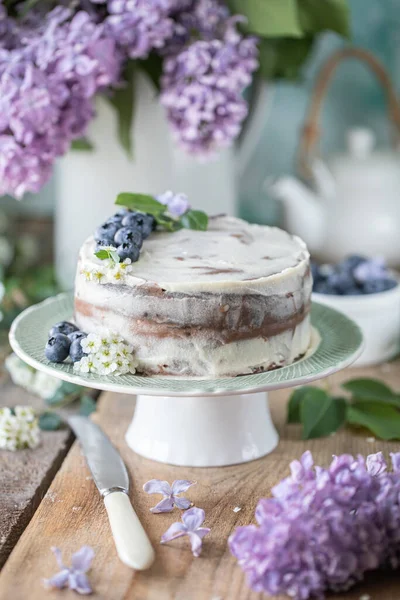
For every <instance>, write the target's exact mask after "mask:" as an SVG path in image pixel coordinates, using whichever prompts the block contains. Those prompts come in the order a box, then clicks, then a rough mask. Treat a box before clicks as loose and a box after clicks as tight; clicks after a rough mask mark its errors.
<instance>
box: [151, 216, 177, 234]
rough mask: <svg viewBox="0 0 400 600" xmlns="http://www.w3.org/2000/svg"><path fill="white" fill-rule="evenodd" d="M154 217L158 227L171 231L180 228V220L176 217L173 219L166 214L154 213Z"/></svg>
mask: <svg viewBox="0 0 400 600" xmlns="http://www.w3.org/2000/svg"><path fill="white" fill-rule="evenodd" d="M155 219H156V221H157V225H158V226H159V227H162V228H163V229H165V230H166V231H170V232H171V231H178V230H179V229H182V223H181V222H180V221H177V220H176V219H173V218H172V217H169V216H168V215H166V214H161V215H156V217H155Z"/></svg>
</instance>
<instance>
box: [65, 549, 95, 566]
mask: <svg viewBox="0 0 400 600" xmlns="http://www.w3.org/2000/svg"><path fill="white" fill-rule="evenodd" d="M93 558H94V550H93V548H91V547H90V546H82V548H81V549H80V550H78V552H75V554H73V555H72V558H71V564H72V568H73V569H74V571H78V572H82V573H86V571H88V570H89V569H90V565H91V564H92V560H93Z"/></svg>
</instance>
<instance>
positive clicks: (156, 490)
mask: <svg viewBox="0 0 400 600" xmlns="http://www.w3.org/2000/svg"><path fill="white" fill-rule="evenodd" d="M196 483H197V482H196V481H188V480H186V479H177V480H176V481H174V482H173V483H172V485H169V483H168V481H161V479H151V480H150V481H148V482H147V483H145V484H144V486H143V490H144V491H145V492H146V493H147V494H162V496H163V499H162V500H160V502H159V503H158V504H157V505H156V506H153V508H151V509H150V511H151V512H152V513H165V512H171V511H172V510H173V509H174V508H175V506H176V508H180V509H181V510H186V509H187V508H189V507H190V506H191V504H192V503H191V501H190V500H188V499H187V498H182V497H181V498H179V497H178V494H181V493H183V492H186V491H187V490H188V489H189V488H190V487H191V486H192V485H195V484H196Z"/></svg>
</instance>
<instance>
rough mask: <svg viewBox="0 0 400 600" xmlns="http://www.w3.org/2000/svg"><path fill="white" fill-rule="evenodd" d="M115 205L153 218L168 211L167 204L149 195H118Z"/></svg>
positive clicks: (126, 193) (123, 193)
mask: <svg viewBox="0 0 400 600" xmlns="http://www.w3.org/2000/svg"><path fill="white" fill-rule="evenodd" d="M115 204H118V205H119V206H126V208H130V209H131V210H137V211H139V212H143V213H147V214H149V215H153V216H157V215H160V214H162V213H163V212H165V210H166V206H165V204H162V203H161V202H159V201H158V200H156V199H155V198H154V197H153V196H150V195H149V194H132V193H130V192H121V194H118V196H117V199H116V201H115Z"/></svg>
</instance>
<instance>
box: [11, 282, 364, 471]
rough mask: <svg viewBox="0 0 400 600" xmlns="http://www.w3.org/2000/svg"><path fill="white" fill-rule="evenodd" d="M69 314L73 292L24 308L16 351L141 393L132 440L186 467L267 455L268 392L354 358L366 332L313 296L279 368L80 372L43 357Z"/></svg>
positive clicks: (46, 367)
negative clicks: (303, 327)
mask: <svg viewBox="0 0 400 600" xmlns="http://www.w3.org/2000/svg"><path fill="white" fill-rule="evenodd" d="M72 314H73V296H72V294H60V295H59V296H56V297H54V298H49V299H48V300H46V301H44V302H42V303H40V304H37V305H36V306H32V307H30V308H28V309H26V310H25V311H24V312H22V313H21V314H20V315H19V316H18V317H17V318H16V319H15V321H14V323H13V325H12V327H11V330H10V343H11V346H12V348H13V350H14V352H16V354H18V356H19V357H20V358H21V359H22V360H24V361H25V362H26V363H28V364H29V365H31V366H32V367H34V368H35V369H39V370H41V371H44V372H45V373H48V374H50V375H53V376H54V377H59V378H60V379H63V380H64V381H70V382H72V383H75V384H78V385H83V386H86V387H89V388H94V389H98V390H108V391H112V392H116V393H121V394H131V395H132V394H136V395H137V396H138V401H137V406H136V412H135V414H134V417H133V421H132V423H131V425H130V427H129V429H128V432H127V434H126V441H127V443H128V445H129V446H130V448H132V449H133V450H135V452H138V453H139V454H141V455H143V456H145V457H147V458H151V459H153V460H158V461H161V462H167V463H172V464H175V465H181V466H197V467H211V466H223V465H231V464H234V463H243V462H247V461H250V460H254V459H256V458H260V457H261V456H264V455H265V454H268V453H269V452H271V451H272V450H273V449H274V448H275V446H276V445H277V443H278V434H277V432H276V430H275V428H274V426H273V423H272V421H271V417H270V414H269V408H268V402H267V394H266V392H270V391H272V390H276V389H280V388H286V387H292V386H296V385H306V384H309V383H310V382H312V381H316V380H317V379H321V378H322V377H327V376H328V375H331V374H332V373H335V372H336V371H340V370H341V369H343V368H345V367H347V366H348V365H350V364H351V363H352V362H354V360H356V358H358V356H359V355H360V353H361V351H362V334H361V331H360V329H359V328H358V327H357V325H356V324H355V323H353V322H352V321H351V320H350V319H348V318H347V317H345V316H344V315H342V314H341V313H339V312H337V311H335V310H333V309H332V308H328V307H327V306H323V305H320V304H317V303H313V305H312V308H311V322H312V325H313V335H312V343H311V346H310V349H309V351H308V352H307V354H306V356H305V357H304V358H302V359H301V360H299V361H297V362H295V363H293V364H292V365H289V366H287V367H283V368H282V369H277V370H275V371H269V372H266V373H257V374H254V375H244V376H242V377H234V378H225V379H216V380H196V379H194V380H193V379H192V380H190V379H184V378H179V379H178V378H176V379H173V378H168V377H167V378H166V377H142V376H140V375H121V376H119V377H117V376H105V375H96V374H94V373H88V374H84V373H79V374H77V373H75V372H74V370H73V366H72V365H71V364H68V363H62V364H55V363H50V362H49V361H47V360H46V358H45V356H44V346H45V344H46V341H47V332H48V331H49V329H50V327H52V326H53V325H54V323H57V322H58V321H64V320H70V319H71V315H72Z"/></svg>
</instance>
